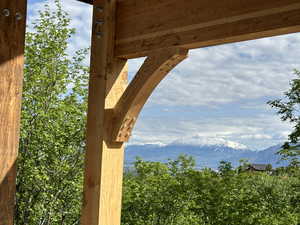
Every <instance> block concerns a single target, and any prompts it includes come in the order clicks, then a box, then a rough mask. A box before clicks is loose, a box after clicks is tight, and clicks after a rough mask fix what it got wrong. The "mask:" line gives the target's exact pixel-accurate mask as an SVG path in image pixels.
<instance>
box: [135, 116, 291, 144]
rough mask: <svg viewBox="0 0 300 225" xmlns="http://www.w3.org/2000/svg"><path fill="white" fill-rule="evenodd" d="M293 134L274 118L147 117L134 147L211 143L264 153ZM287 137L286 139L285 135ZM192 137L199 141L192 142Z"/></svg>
mask: <svg viewBox="0 0 300 225" xmlns="http://www.w3.org/2000/svg"><path fill="white" fill-rule="evenodd" d="M290 130H291V126H290V125H289V124H286V123H283V122H281V121H280V120H279V119H278V117H277V116H274V115H268V114H267V115H253V117H246V116H245V117H242V116H241V117H239V118H236V117H225V116H224V117H219V118H214V117H208V118H205V119H195V118H182V117H181V116H180V115H178V118H177V119H175V120H174V119H172V118H168V117H162V118H159V117H158V118H154V117H153V118H150V117H144V118H143V119H141V120H138V122H137V127H136V128H135V130H134V131H133V136H132V140H131V143H134V144H143V143H148V144H149V143H157V142H159V143H161V144H170V143H173V142H176V141H178V140H182V139H183V140H186V142H187V143H188V142H191V143H195V141H196V142H197V144H201V143H202V144H206V143H209V142H211V141H219V143H221V141H222V140H223V141H224V142H225V141H226V142H227V143H238V144H240V145H241V146H247V147H248V148H250V149H254V150H257V149H263V148H266V147H268V146H272V145H276V144H279V143H283V142H284V141H286V134H288V133H289V132H290ZM283 134H284V135H283ZM193 137H197V138H196V139H195V140H193Z"/></svg>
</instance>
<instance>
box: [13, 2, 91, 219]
mask: <svg viewBox="0 0 300 225" xmlns="http://www.w3.org/2000/svg"><path fill="white" fill-rule="evenodd" d="M55 7H56V8H55V9H54V10H51V9H50V6H49V5H47V4H46V5H45V8H44V10H43V11H41V12H40V13H39V18H38V20H36V21H35V22H34V23H33V25H34V29H33V31H32V32H27V34H26V46H25V71H24V90H23V104H22V116H21V137H20V149H19V160H18V170H17V199H16V213H15V219H16V224H19V225H24V224H32V225H33V224H36V225H50V224H51V225H56V224H57V225H58V224H70V225H71V224H79V223H78V221H79V218H80V216H79V213H80V207H81V193H82V178H83V175H82V174H83V155H84V154H83V153H84V145H85V144H84V139H85V123H86V122H85V121H86V113H85V112H86V108H87V104H86V98H87V96H86V95H87V94H86V93H87V77H88V68H87V67H86V66H84V63H83V62H84V59H85V58H86V57H87V53H88V50H87V49H82V50H79V51H77V52H75V53H74V54H73V55H68V54H67V50H68V40H69V38H70V37H71V36H72V35H74V34H75V30H74V29H72V28H70V27H69V25H70V19H69V16H68V15H67V14H66V12H64V11H63V10H62V8H61V4H60V2H59V0H55Z"/></svg>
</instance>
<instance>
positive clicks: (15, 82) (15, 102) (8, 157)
mask: <svg viewBox="0 0 300 225" xmlns="http://www.w3.org/2000/svg"><path fill="white" fill-rule="evenodd" d="M25 23H26V0H1V1H0V225H13V215H14V204H15V182H16V181H15V178H16V177H15V176H16V167H15V166H16V164H15V163H16V159H17V155H18V147H19V129H20V111H21V97H22V81H23V65H24V57H23V55H24V37H25Z"/></svg>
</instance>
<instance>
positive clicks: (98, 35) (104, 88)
mask: <svg viewBox="0 0 300 225" xmlns="http://www.w3.org/2000/svg"><path fill="white" fill-rule="evenodd" d="M115 6H116V1H115V0H96V1H95V3H94V15H93V33H92V47H91V74H90V83H89V99H88V121H87V147H86V159H85V182H84V200H83V207H82V216H81V224H82V225H100V224H101V225H119V224H120V219H121V199H122V178H123V161H124V146H123V144H122V143H118V144H111V143H110V142H109V141H108V139H111V138H110V137H109V134H108V131H107V129H109V125H110V123H109V121H110V119H111V116H112V114H111V113H110V112H112V110H111V109H112V108H113V107H114V106H115V104H116V102H117V100H118V99H119V97H120V96H121V95H122V93H123V91H124V90H125V88H126V84H127V66H126V60H117V59H114V58H113V49H114V40H115V38H114V28H115ZM101 9H103V12H101V11H102V10H101ZM102 22H104V23H102ZM101 24H102V25H101Z"/></svg>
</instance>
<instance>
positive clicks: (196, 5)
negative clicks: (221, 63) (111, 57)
mask: <svg viewBox="0 0 300 225" xmlns="http://www.w3.org/2000/svg"><path fill="white" fill-rule="evenodd" d="M299 14H300V2H299V1H298V0H284V1H283V0H264V1H261V0H210V1H209V0H189V1H184V0H165V1H160V0H144V1H138V0H121V1H119V3H118V9H117V33H116V38H117V42H116V56H118V57H123V58H135V57H140V56H146V55H147V54H148V53H149V52H151V51H155V50H159V49H163V48H170V47H185V48H199V47H205V46H211V45H218V44H224V43H230V42H237V41H244V40H251V39H256V38H262V37H268V36H274V35H281V34H287V33H293V32H298V31H300V20H299V17H300V16H299Z"/></svg>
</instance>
